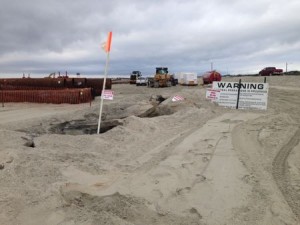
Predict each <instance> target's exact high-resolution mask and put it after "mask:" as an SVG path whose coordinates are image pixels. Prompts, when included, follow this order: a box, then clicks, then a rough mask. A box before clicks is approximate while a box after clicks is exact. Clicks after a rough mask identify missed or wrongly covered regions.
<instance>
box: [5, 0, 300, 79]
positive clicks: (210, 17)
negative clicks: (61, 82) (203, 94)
mask: <svg viewBox="0 0 300 225" xmlns="http://www.w3.org/2000/svg"><path fill="white" fill-rule="evenodd" d="M0 3H1V4H0V5H1V7H0V28H1V35H0V75H2V74H5V73H16V74H18V73H19V74H22V73H26V74H27V73H31V74H34V73H39V74H50V73H51V72H57V71H68V72H69V73H71V74H76V73H81V74H82V75H84V74H103V73H104V67H105V60H106V54H105V52H104V51H103V50H102V49H101V44H102V43H103V42H105V41H106V37H107V33H108V32H109V31H112V32H113V38H112V46H111V52H110V67H109V71H108V73H109V74H120V75H127V74H129V73H130V72H131V71H132V70H140V71H141V72H142V73H143V74H145V75H150V74H153V73H154V72H155V67H157V66H167V67H169V71H170V72H174V73H175V72H183V71H185V72H197V73H198V74H201V73H203V72H205V71H208V70H210V69H211V66H213V69H217V70H219V71H221V72H222V73H223V74H226V73H231V74H239V73H240V74H246V73H257V72H258V71H259V70H260V69H262V68H263V67H266V66H276V67H279V68H282V69H284V70H285V69H286V62H287V63H288V70H297V69H298V70H300V62H299V60H300V1H299V0H288V1H287V0H252V1H249V0H207V1H204V0H182V1H181V0H160V1H158V0H132V1H131V0H109V1H108V0H107V1H105V0H76V1H75V0H24V1H20V0H0Z"/></svg>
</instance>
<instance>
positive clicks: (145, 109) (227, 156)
mask: <svg viewBox="0 0 300 225" xmlns="http://www.w3.org/2000/svg"><path fill="white" fill-rule="evenodd" d="M238 79H242V80H243V81H252V82H262V81H263V78H262V77H235V78H224V79H223V80H225V81H237V80H238ZM267 82H268V83H269V84H270V89H269V98H268V109H267V110H266V111H259V110H235V109H227V108H223V107H219V106H217V105H215V104H214V103H211V102H209V101H207V100H206V99H205V87H203V86H195V87H187V86H176V87H171V88H158V89H153V88H147V87H136V86H134V85H129V84H118V85H113V87H112V89H113V91H114V93H115V96H114V100H113V101H109V100H105V102H104V108H103V120H104V122H103V127H109V126H111V127H113V126H114V128H112V129H110V130H107V131H106V132H105V133H101V134H99V135H97V134H89V133H93V132H95V130H96V128H97V119H98V113H99V102H100V99H99V98H96V99H95V101H93V102H92V104H91V105H90V104H81V105H67V104H61V105H51V104H31V103H5V104H4V107H1V108H0V143H1V145H0V208H1V211H0V224H3V225H4V224H5V225H41V224H43V225H75V224H76V225H77V224H78V225H79V224H80V225H96V224H107V225H133V224H134V225H145V224H155V225H183V224H186V225H196V224H201V225H202V224H207V225H219V224H237V225H240V224H245V225H254V224H265V225H269V224H276V225H277V224H290V225H295V224H300V223H299V221H300V163H299V161H300V144H299V139H300V127H299V124H300V77H297V76H281V77H279V76H278V77H277V76H276V77H275V76H274V77H268V78H267ZM174 95H181V96H183V97H184V98H185V100H184V101H178V102H172V101H171V99H172V97H173V96H174ZM157 96H162V97H163V98H164V99H165V100H164V101H163V102H161V103H160V104H159V102H158V101H157V100H158V98H157Z"/></svg>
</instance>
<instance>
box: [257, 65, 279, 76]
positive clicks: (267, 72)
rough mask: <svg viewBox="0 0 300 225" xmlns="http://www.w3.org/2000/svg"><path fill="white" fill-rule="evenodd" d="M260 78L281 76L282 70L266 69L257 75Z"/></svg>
mask: <svg viewBox="0 0 300 225" xmlns="http://www.w3.org/2000/svg"><path fill="white" fill-rule="evenodd" d="M258 74H259V75H260V76H272V75H282V74H283V70H282V69H276V67H266V68H264V69H262V70H261V71H259V73H258Z"/></svg>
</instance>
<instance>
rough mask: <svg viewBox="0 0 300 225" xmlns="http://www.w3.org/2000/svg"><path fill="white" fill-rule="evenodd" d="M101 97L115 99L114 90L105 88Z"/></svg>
mask: <svg viewBox="0 0 300 225" xmlns="http://www.w3.org/2000/svg"><path fill="white" fill-rule="evenodd" d="M101 97H102V98H103V99H106V100H114V92H113V91H112V90H104V91H102V95H101Z"/></svg>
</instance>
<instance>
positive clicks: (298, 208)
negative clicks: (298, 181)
mask: <svg viewBox="0 0 300 225" xmlns="http://www.w3.org/2000/svg"><path fill="white" fill-rule="evenodd" d="M299 141H300V128H299V129H298V130H297V131H296V132H295V134H294V136H293V137H292V138H291V139H290V141H289V142H288V143H287V144H286V145H285V146H283V147H282V148H281V149H280V151H279V152H278V153H277V155H276V157H275V159H274V161H273V163H272V166H273V169H272V174H273V177H274V180H275V181H276V183H277V185H278V187H279V189H280V191H281V192H282V194H283V196H284V198H285V199H286V201H287V203H288V204H289V206H290V207H291V209H292V210H293V212H294V214H295V215H296V216H297V217H298V219H300V194H299V193H297V190H295V189H294V187H293V186H292V184H291V182H290V180H289V177H288V173H289V171H288V165H287V159H288V157H289V154H290V153H291V152H292V150H293V149H294V147H295V146H297V145H298V144H299Z"/></svg>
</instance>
